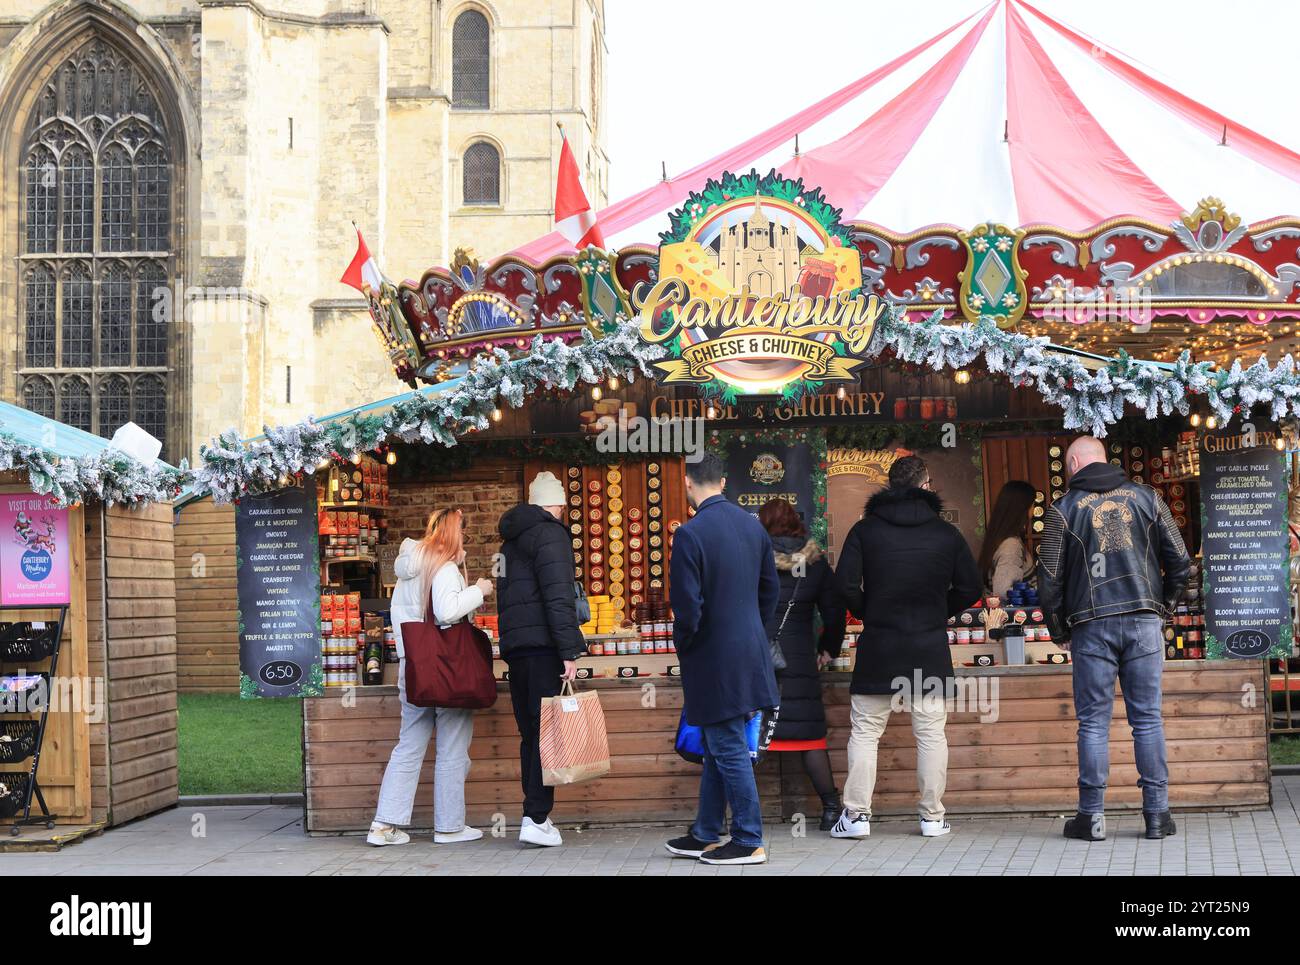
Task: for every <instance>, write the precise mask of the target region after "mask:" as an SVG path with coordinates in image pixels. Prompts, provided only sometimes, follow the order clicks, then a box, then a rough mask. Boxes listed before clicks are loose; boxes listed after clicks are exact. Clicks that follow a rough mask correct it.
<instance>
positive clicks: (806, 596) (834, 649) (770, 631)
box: [758, 499, 845, 831]
mask: <svg viewBox="0 0 1300 965" xmlns="http://www.w3.org/2000/svg"><path fill="white" fill-rule="evenodd" d="M758 521H759V522H760V523H762V524H763V527H764V528H765V529H766V530H767V532H768V535H770V536H771V537H772V549H773V552H774V554H775V556H776V571H777V575H778V576H779V577H780V579H781V599H780V602H779V603H778V604H777V607H776V613H775V615H774V616H773V617H772V621H771V622H770V623H769V624H768V626H767V635H768V639H777V637H778V630H779V632H780V636H779V642H780V644H781V652H782V654H783V655H784V656H785V663H786V667H785V669H784V670H781V671H778V672H777V675H776V682H777V685H778V686H779V687H780V689H781V713H780V715H779V716H778V717H777V722H776V733H775V734H774V735H773V737H772V744H771V747H769V750H772V751H784V752H787V753H798V754H800V755H801V756H802V758H803V768H804V771H805V773H807V775H808V777H809V779H810V780H811V781H812V785H813V788H814V790H816V791H817V795H818V797H820V798H821V800H822V819H821V829H822V830H823V831H829V830H830V829H831V828H832V827H834V826H835V821H836V819H837V818H838V817H839V816H840V795H839V791H838V790H837V789H836V787H835V778H834V777H833V776H832V774H831V759H830V754H828V753H827V750H826V709H825V708H824V707H823V706H822V685H821V675H820V671H821V669H822V668H823V667H825V666H826V664H827V663H828V662H829V661H830V660H831V659H832V658H833V657H836V656H838V655H839V652H840V647H841V646H842V645H843V643H844V621H845V605H844V601H843V599H842V598H841V594H840V590H839V584H838V583H837V582H836V579H835V574H834V573H833V572H832V570H831V568H830V565H829V564H828V563H827V562H826V559H825V557H823V556H822V551H821V548H820V547H819V546H818V545H817V543H816V542H815V541H814V540H811V539H809V538H808V529H807V527H806V526H805V525H804V522H803V520H802V519H801V518H800V517H799V514H798V513H797V512H796V511H795V509H794V507H793V506H791V505H790V503H788V502H787V501H786V500H784V499H772V500H769V501H768V502H767V503H765V504H764V505H763V508H762V509H761V510H759V513H758ZM814 610H815V611H816V612H818V613H820V614H821V622H822V628H821V634H820V635H818V634H817V633H816V631H815V628H814V625H813V612H814ZM787 613H788V616H787ZM783 619H784V620H785V626H784V628H782V627H781V621H782V620H783Z"/></svg>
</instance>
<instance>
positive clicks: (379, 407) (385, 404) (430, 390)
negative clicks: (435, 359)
mask: <svg viewBox="0 0 1300 965" xmlns="http://www.w3.org/2000/svg"><path fill="white" fill-rule="evenodd" d="M461 381H463V379H448V380H447V381H446V382H439V383H438V384H437V385H427V386H425V387H424V388H422V389H412V390H411V391H409V392H400V393H398V394H397V395H390V396H389V397H388V398H386V399H378V400H377V401H375V402H366V403H364V404H362V405H357V406H353V407H352V408H350V409H340V410H339V411H338V412H333V413H330V414H329V415H326V416H321V417H320V418H319V419H317V420H316V424H317V425H327V424H329V423H331V422H343V421H344V420H346V419H351V418H354V417H356V416H359V415H372V414H374V415H377V414H378V413H379V412H382V411H385V410H387V409H391V408H392V407H393V406H395V405H397V404H398V403H399V402H403V401H405V400H407V399H413V398H415V397H416V396H417V395H441V394H442V393H443V392H446V391H448V390H450V389H452V388H454V387H455V386H457V385H459V384H460V383H461ZM265 438H266V433H264V432H259V433H258V434H257V435H255V436H249V437H248V438H247V439H245V440H244V444H245V445H247V444H248V443H250V442H259V441H261V440H262V439H265ZM206 495H207V493H200V492H196V491H195V490H194V488H193V487H192V486H186V487H185V488H184V489H183V490H181V494H180V495H179V496H177V497H176V499H175V500H174V501H173V503H172V506H173V507H174V509H175V510H176V512H180V511H181V510H182V509H184V508H185V507H186V506H188V505H189V504H190V503H193V502H197V501H198V500H200V499H202V498H203V497H204V496H206Z"/></svg>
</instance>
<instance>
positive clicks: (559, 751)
mask: <svg viewBox="0 0 1300 965" xmlns="http://www.w3.org/2000/svg"><path fill="white" fill-rule="evenodd" d="M540 745H541V754H542V783H543V784H545V785H546V786H547V787H555V786H556V785H559V784H577V783H578V782H579V781H590V780H592V779H594V778H597V777H600V776H601V775H602V774H608V773H609V741H608V740H607V739H606V737H605V713H604V711H602V710H601V709H600V697H599V695H598V694H597V693H596V691H594V690H588V691H584V692H583V693H574V691H573V684H572V683H570V682H569V681H567V680H566V681H565V682H564V686H563V687H562V688H561V690H560V695H559V696H558V697H543V698H542V730H541V739H540Z"/></svg>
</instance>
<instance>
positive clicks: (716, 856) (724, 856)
mask: <svg viewBox="0 0 1300 965" xmlns="http://www.w3.org/2000/svg"><path fill="white" fill-rule="evenodd" d="M700 860H701V861H702V862H704V863H705V864H763V863H764V862H765V861H767V852H766V851H764V850H763V849H762V848H747V847H745V846H744V845H743V844H736V842H734V841H728V842H727V843H726V844H724V845H723V846H722V847H720V848H713V849H711V850H709V851H706V852H705V853H704V854H702V855H700Z"/></svg>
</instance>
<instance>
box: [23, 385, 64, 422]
mask: <svg viewBox="0 0 1300 965" xmlns="http://www.w3.org/2000/svg"><path fill="white" fill-rule="evenodd" d="M23 408H24V409H28V410H30V411H32V412H35V413H37V414H38V415H43V416H45V417H46V418H47V419H53V418H56V413H55V411H54V386H52V385H50V380H49V379H47V378H45V377H44V376H42V375H33V376H29V377H27V378H26V379H24V380H23Z"/></svg>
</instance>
